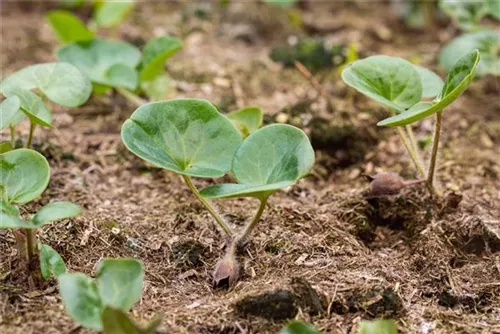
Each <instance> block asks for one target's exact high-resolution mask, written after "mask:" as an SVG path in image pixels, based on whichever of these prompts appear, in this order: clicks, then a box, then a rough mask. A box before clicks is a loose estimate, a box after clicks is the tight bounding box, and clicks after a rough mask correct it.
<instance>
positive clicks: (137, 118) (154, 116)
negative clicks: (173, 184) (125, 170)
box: [122, 99, 314, 198]
mask: <svg viewBox="0 0 500 334" xmlns="http://www.w3.org/2000/svg"><path fill="white" fill-rule="evenodd" d="M122 140H123V142H124V143H125V145H126V146H127V148H128V149H129V150H130V151H132V152H133V153H135V154H136V155H137V156H139V157H141V158H142V159H144V160H146V161H148V162H150V163H152V164H154V165H155V166H158V167H161V168H164V169H168V170H171V171H174V172H176V173H179V174H182V175H187V176H194V177H206V178H218V177H222V176H223V175H225V174H226V173H227V172H228V171H229V170H232V172H233V174H234V176H235V177H236V179H237V180H238V182H239V184H221V185H217V186H213V187H209V188H206V189H204V190H202V191H201V195H202V196H204V197H208V198H221V197H235V196H238V197H241V196H251V197H257V198H263V197H267V196H269V194H271V193H272V192H274V191H277V190H278V189H280V188H283V187H286V186H290V185H293V184H294V183H296V182H297V180H299V179H300V178H302V177H303V176H305V175H306V174H307V173H309V171H310V170H311V168H312V165H313V163H314V151H313V149H312V147H311V144H310V142H309V140H308V138H307V136H306V135H305V133H304V132H303V131H301V130H299V129H297V128H295V127H292V126H289V125H281V124H279V125H270V126H266V127H264V128H262V129H259V130H257V131H255V132H254V133H253V134H251V135H250V136H249V137H248V138H246V139H245V141H242V138H241V135H240V133H239V132H238V130H237V129H236V128H235V127H234V125H233V124H232V123H231V121H230V120H228V119H227V118H226V117H225V116H224V115H222V114H220V113H219V112H218V111H217V109H216V108H215V107H214V106H213V105H212V104H210V103H209V102H207V101H204V100H196V99H178V100H170V101H165V102H156V103H149V104H146V105H143V106H142V107H140V108H138V109H137V110H136V111H135V112H134V113H133V114H132V116H131V118H130V119H129V120H127V121H126V122H125V123H124V125H123V128H122Z"/></svg>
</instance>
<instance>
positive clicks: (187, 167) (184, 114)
mask: <svg viewBox="0 0 500 334" xmlns="http://www.w3.org/2000/svg"><path fill="white" fill-rule="evenodd" d="M122 140H123V142H124V143H125V146H127V148H128V149H129V150H130V151H132V152H133V153H134V154H136V155H137V156H139V157H140V158H142V159H144V160H146V161H148V162H150V163H152V164H154V165H155V166H158V167H161V168H165V169H168V170H172V171H174V172H177V173H179V174H184V175H190V176H197V177H221V176H223V175H224V174H226V173H227V172H228V171H229V169H230V168H231V159H232V158H233V155H234V152H235V151H236V149H237V148H238V146H239V145H240V144H241V141H242V138H241V136H240V134H239V132H238V130H236V128H235V127H234V126H233V125H232V124H231V121H230V120H228V119H227V118H226V117H225V116H223V115H221V114H220V113H219V112H218V111H217V109H216V108H215V107H214V106H213V105H212V104H210V103H209V102H208V101H205V100H196V99H176V100H170V101H162V102H154V103H148V104H145V105H143V106H141V107H139V108H138V109H137V110H136V111H135V112H134V113H133V114H132V116H131V117H130V119H129V120H127V121H126V122H125V123H124V124H123V127H122Z"/></svg>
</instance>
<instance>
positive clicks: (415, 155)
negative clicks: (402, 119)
mask: <svg viewBox="0 0 500 334" xmlns="http://www.w3.org/2000/svg"><path fill="white" fill-rule="evenodd" d="M396 129H397V130H398V133H399V136H400V137H401V141H402V142H403V145H404V146H405V148H406V151H407V152H408V154H409V155H410V158H411V160H412V161H413V164H414V165H415V168H416V169H417V172H418V174H419V175H420V177H425V170H424V167H423V166H422V162H421V160H420V158H419V156H418V153H417V152H416V151H415V150H414V149H413V148H412V144H411V143H410V142H409V140H408V138H406V135H405V131H404V130H403V129H402V128H401V127H399V126H398V127H397V128H396Z"/></svg>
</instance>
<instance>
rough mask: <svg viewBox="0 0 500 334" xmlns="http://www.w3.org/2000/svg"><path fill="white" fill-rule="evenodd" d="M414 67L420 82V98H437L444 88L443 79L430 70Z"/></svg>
mask: <svg viewBox="0 0 500 334" xmlns="http://www.w3.org/2000/svg"><path fill="white" fill-rule="evenodd" d="M414 66H415V69H416V70H417V72H418V74H419V75H420V79H421V82H422V89H423V90H422V97H423V98H432V97H436V96H438V95H439V93H440V92H441V90H442V89H443V86H444V82H443V79H441V78H440V77H439V76H438V75H437V74H436V73H434V72H432V71H431V70H428V69H426V68H424V67H422V66H418V65H414Z"/></svg>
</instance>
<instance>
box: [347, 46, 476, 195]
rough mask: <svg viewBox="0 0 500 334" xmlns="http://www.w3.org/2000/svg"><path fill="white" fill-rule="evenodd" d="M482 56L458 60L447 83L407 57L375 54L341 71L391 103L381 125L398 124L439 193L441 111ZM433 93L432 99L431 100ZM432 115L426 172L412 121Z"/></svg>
mask: <svg viewBox="0 0 500 334" xmlns="http://www.w3.org/2000/svg"><path fill="white" fill-rule="evenodd" d="M479 60H480V56H479V51H477V50H474V51H471V52H469V53H468V54H466V55H465V56H463V57H462V58H460V59H459V60H458V61H457V62H456V63H455V65H454V67H453V68H452V69H451V71H450V73H449V75H448V78H447V79H446V81H445V82H444V83H443V82H442V80H441V79H440V78H439V77H438V76H437V75H436V74H434V73H433V72H431V71H429V70H427V69H424V68H421V67H416V66H414V65H412V64H411V63H409V62H407V61H406V60H404V59H401V58H395V57H388V56H373V57H369V58H366V59H363V60H359V61H356V62H354V63H352V64H351V65H350V66H349V67H348V68H346V70H345V71H344V72H342V78H343V80H344V81H345V82H346V83H347V84H348V85H349V86H351V87H353V88H355V89H356V90H358V91H359V92H361V93H363V94H365V95H367V96H369V97H370V98H372V99H374V100H375V101H377V102H379V103H381V104H383V105H384V106H386V107H388V108H389V110H390V111H391V112H392V113H393V116H392V117H389V118H387V119H385V120H383V121H380V122H379V123H378V125H379V126H397V130H398V133H399V135H400V136H401V139H402V141H403V144H404V146H405V148H406V150H407V151H408V154H409V155H410V157H411V159H412V161H413V163H414V164H415V167H416V169H417V172H418V174H419V176H420V177H421V178H424V177H426V180H427V185H428V187H429V189H431V190H432V191H433V193H436V189H435V187H434V185H433V181H434V174H435V169H436V161H437V153H438V147H439V139H440V134H441V117H442V111H443V110H444V109H445V107H447V106H448V105H450V104H451V103H453V101H455V100H456V99H457V98H458V97H459V96H460V95H461V94H462V93H463V92H464V91H465V89H467V87H468V86H469V84H470V83H471V81H472V79H473V77H474V74H475V72H476V68H477V65H478V63H479ZM433 97H434V99H433V100H432V101H428V99H429V98H433ZM431 115H436V128H435V131H434V141H433V146H432V152H431V157H430V164H429V168H428V171H427V173H425V171H424V167H423V163H422V158H421V156H420V152H419V148H418V144H417V141H416V139H415V136H414V135H413V131H412V128H411V126H410V124H412V123H414V122H416V121H419V120H421V119H423V118H425V117H429V116H431ZM403 126H404V128H402V127H403Z"/></svg>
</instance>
